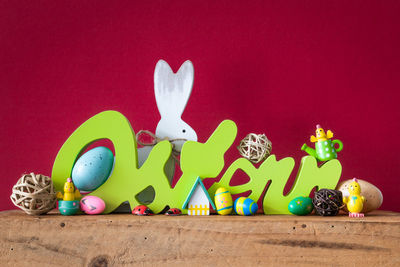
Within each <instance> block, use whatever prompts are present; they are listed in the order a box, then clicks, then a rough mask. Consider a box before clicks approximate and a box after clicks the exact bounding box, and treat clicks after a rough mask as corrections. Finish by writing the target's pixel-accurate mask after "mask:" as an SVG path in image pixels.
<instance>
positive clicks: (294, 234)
mask: <svg viewBox="0 0 400 267" xmlns="http://www.w3.org/2000/svg"><path fill="white" fill-rule="evenodd" d="M0 262H1V265H2V266H4V265H6V266H7V265H8V266H14V265H17V266H49V265H52V266H82V265H85V266H114V265H116V266H119V265H123V264H127V265H144V266H147V265H155V266H157V265H174V266H176V265H182V266H187V265H195V266H198V265H217V266H227V265H234V266H236V265H242V266H253V265H256V264H258V265H260V264H262V265H267V266H271V265H281V266H400V213H394V212H388V211H375V212H373V213H370V214H368V215H367V216H366V217H365V218H349V217H348V216H347V215H341V216H336V217H320V216H291V215H270V216H263V215H256V216H251V217H244V216H217V215H213V216H177V217H174V216H165V215H156V216H148V217H143V216H133V215H131V214H110V215H98V216H87V215H81V216H61V215H57V214H56V213H52V214H49V215H44V216H29V215H26V214H25V213H23V212H22V211H3V212H0Z"/></svg>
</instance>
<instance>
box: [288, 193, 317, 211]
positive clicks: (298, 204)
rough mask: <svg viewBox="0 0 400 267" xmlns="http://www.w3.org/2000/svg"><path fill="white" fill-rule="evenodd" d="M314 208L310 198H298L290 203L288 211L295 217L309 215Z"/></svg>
mask: <svg viewBox="0 0 400 267" xmlns="http://www.w3.org/2000/svg"><path fill="white" fill-rule="evenodd" d="M313 208H314V206H313V204H312V200H311V198H309V197H296V198H294V199H293V200H292V201H290V202H289V205H288V209H289V211H290V213H292V214H294V215H307V214H309V213H311V212H312V210H313Z"/></svg>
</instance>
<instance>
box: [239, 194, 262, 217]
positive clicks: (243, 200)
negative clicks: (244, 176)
mask: <svg viewBox="0 0 400 267" xmlns="http://www.w3.org/2000/svg"><path fill="white" fill-rule="evenodd" d="M234 207H235V212H236V213H237V214H239V215H243V216H249V215H254V214H256V213H257V210H258V205H257V203H256V202H255V201H254V200H252V199H250V198H247V197H239V198H238V199H236V200H235V203H234Z"/></svg>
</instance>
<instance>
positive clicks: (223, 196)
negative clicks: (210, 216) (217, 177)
mask: <svg viewBox="0 0 400 267" xmlns="http://www.w3.org/2000/svg"><path fill="white" fill-rule="evenodd" d="M214 200H215V207H216V208H217V212H218V214H220V215H228V214H230V213H231V212H232V209H233V202H232V195H231V193H230V192H229V191H228V190H227V189H226V188H224V187H220V188H218V189H217V191H215V196H214Z"/></svg>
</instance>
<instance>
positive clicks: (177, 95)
mask: <svg viewBox="0 0 400 267" xmlns="http://www.w3.org/2000/svg"><path fill="white" fill-rule="evenodd" d="M193 79H194V69H193V64H192V62H191V61H190V60H187V61H185V63H183V64H182V66H181V67H180V68H179V70H178V72H177V73H176V74H175V73H173V71H172V70H171V67H170V66H169V65H168V63H167V62H165V61H164V60H159V61H158V62H157V65H156V68H155V70H154V94H155V96H156V102H157V107H158V111H159V112H160V115H161V118H163V117H164V118H165V117H171V116H173V117H176V116H178V117H181V115H182V113H183V110H184V109H185V107H186V104H187V102H188V100H189V97H190V94H191V92H192V87H193Z"/></svg>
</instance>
